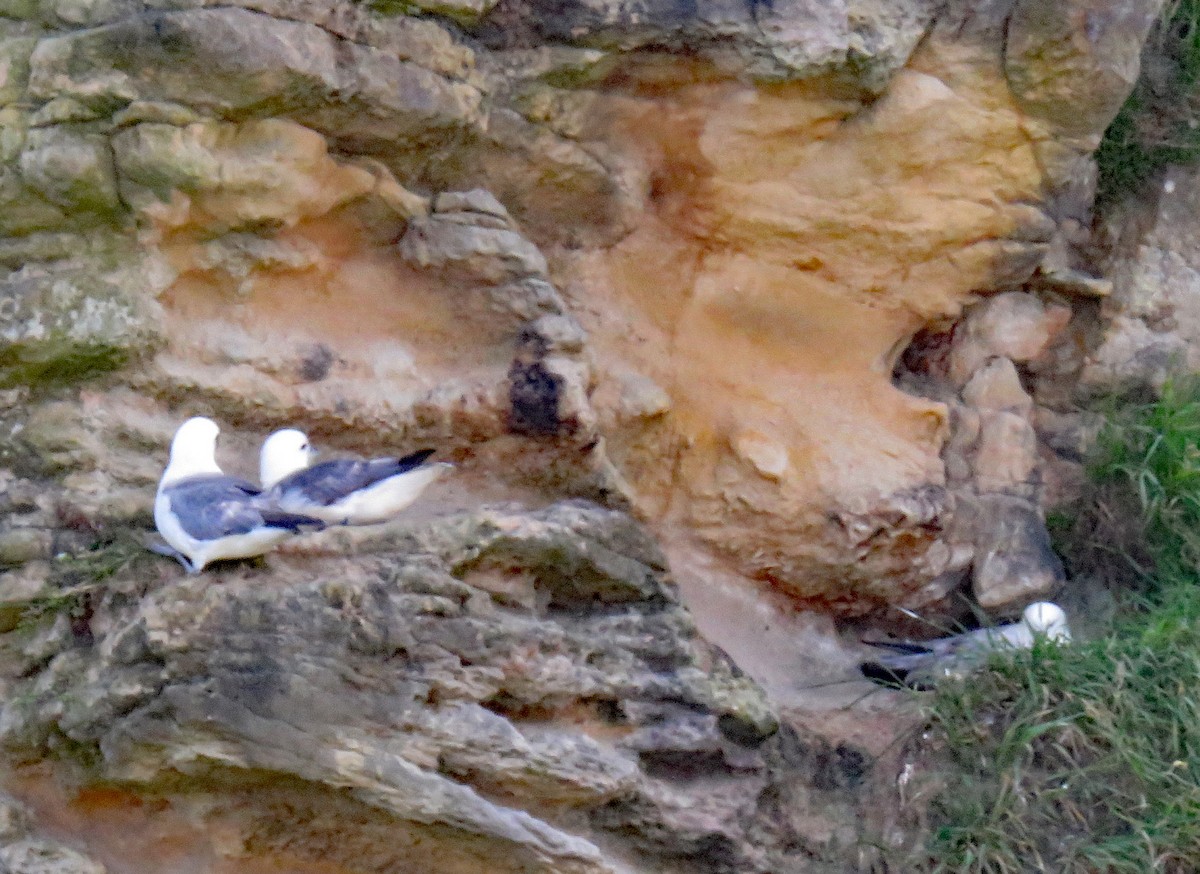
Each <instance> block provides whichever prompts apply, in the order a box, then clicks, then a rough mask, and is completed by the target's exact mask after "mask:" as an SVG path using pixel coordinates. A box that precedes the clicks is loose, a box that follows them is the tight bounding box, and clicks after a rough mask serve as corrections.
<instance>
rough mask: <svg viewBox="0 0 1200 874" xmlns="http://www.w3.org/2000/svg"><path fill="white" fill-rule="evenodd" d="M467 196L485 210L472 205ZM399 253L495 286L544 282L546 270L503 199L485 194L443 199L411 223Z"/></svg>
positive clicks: (413, 261)
mask: <svg viewBox="0 0 1200 874" xmlns="http://www.w3.org/2000/svg"><path fill="white" fill-rule="evenodd" d="M468 198H469V199H470V201H471V202H474V203H477V204H478V205H479V206H480V207H481V208H474V207H469V206H468V203H469V200H468ZM447 205H449V206H447ZM498 223H500V225H501V226H499V227H497V224H498ZM399 250H400V255H401V257H403V258H404V260H406V261H408V262H409V263H410V264H412V265H413V266H415V267H420V268H421V269H424V270H433V271H436V272H440V273H451V274H454V275H459V276H463V277H467V278H470V279H472V280H475V281H477V282H484V283H488V284H492V285H499V284H503V283H505V282H507V281H511V280H519V279H524V278H527V277H535V278H543V277H544V276H545V274H546V270H547V266H546V259H545V258H544V257H543V256H542V253H541V252H540V251H539V250H538V248H537V246H535V245H534V244H533V243H532V242H531V241H530V240H528V239H527V238H526V237H525V236H524V235H523V234H521V232H520V231H519V230H517V229H516V227H515V226H514V225H513V224H512V222H511V220H509V218H508V213H507V211H506V210H505V209H504V207H503V206H501V205H500V203H499V201H497V200H496V199H495V198H494V197H493V196H492V195H490V194H488V193H487V192H482V191H474V192H466V193H464V194H461V195H460V197H459V198H458V199H456V200H453V199H449V198H448V196H447V195H444V194H443V195H440V196H439V198H438V201H437V203H436V204H435V212H434V214H433V215H431V216H429V217H428V218H416V219H413V220H412V221H411V222H409V225H408V230H407V231H406V232H405V234H404V237H403V238H402V239H401V240H400V243H399Z"/></svg>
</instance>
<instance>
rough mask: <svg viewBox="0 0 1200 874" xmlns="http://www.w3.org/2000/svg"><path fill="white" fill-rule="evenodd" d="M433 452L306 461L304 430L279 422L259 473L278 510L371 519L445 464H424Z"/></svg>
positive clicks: (392, 511) (412, 496)
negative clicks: (400, 455)
mask: <svg viewBox="0 0 1200 874" xmlns="http://www.w3.org/2000/svg"><path fill="white" fill-rule="evenodd" d="M433 452H434V451H433V450H432V449H422V450H420V451H419V452H413V453H412V454H410V455H406V456H404V457H403V458H374V459H371V460H369V461H356V460H354V459H349V458H343V459H335V460H332V461H323V462H320V463H319V464H312V460H313V458H314V456H315V455H316V452H315V450H314V449H313V448H312V445H311V444H310V442H309V440H308V437H307V435H305V433H304V432H303V431H297V430H296V429H295V428H285V429H283V430H282V431H276V432H275V433H274V434H272V435H271V436H270V437H268V438H267V439H266V440H265V441H264V442H263V445H262V450H261V452H260V454H259V478H260V480H261V481H262V487H263V489H265V490H266V495H267V497H268V498H270V500H271V501H272V502H273V503H274V504H275V505H277V506H278V507H280V508H281V509H283V510H287V511H288V512H292V513H300V514H303V515H305V516H315V517H316V518H318V519H322V520H324V521H325V522H327V523H329V524H331V525H373V524H376V523H379V522H387V521H390V520H391V519H393V518H394V517H395V516H396V515H397V514H398V513H399V512H400V511H401V510H403V509H404V508H405V507H407V506H409V505H410V504H411V503H412V502H413V501H415V500H416V499H417V498H418V497H420V495H421V492H423V491H424V490H425V487H426V486H428V485H429V484H430V483H431V482H433V481H434V480H435V479H437V478H438V477H439V476H441V475H442V473H444V472H445V471H446V470H448V469H449V468H450V467H451V465H449V464H444V463H437V464H426V461H428V459H429V456H431V455H433ZM310 465H311V466H310Z"/></svg>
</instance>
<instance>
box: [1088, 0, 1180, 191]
mask: <svg viewBox="0 0 1200 874" xmlns="http://www.w3.org/2000/svg"><path fill="white" fill-rule="evenodd" d="M1142 61H1143V66H1142V76H1141V78H1139V80H1138V82H1137V84H1136V85H1135V86H1134V89H1133V92H1132V93H1131V94H1130V95H1129V99H1128V100H1127V101H1126V102H1125V105H1124V106H1122V107H1121V111H1120V112H1119V113H1118V114H1117V117H1116V118H1115V119H1114V120H1113V122H1112V124H1111V125H1110V126H1109V128H1108V130H1107V131H1106V132H1105V134H1104V139H1103V140H1102V141H1101V143H1100V147H1099V149H1097V151H1096V163H1097V164H1098V165H1099V169H1100V181H1099V191H1098V198H1097V199H1098V202H1099V203H1100V204H1101V205H1104V204H1105V203H1109V202H1113V201H1116V200H1119V199H1120V198H1121V197H1122V196H1123V195H1125V194H1126V193H1128V192H1130V191H1133V190H1136V189H1137V188H1138V187H1139V186H1140V185H1141V184H1143V183H1144V182H1145V181H1146V180H1147V179H1149V178H1150V177H1151V176H1152V175H1153V174H1154V172H1155V171H1156V170H1157V169H1158V168H1160V167H1162V166H1164V165H1166V164H1172V163H1189V162H1192V161H1195V160H1196V159H1197V158H1200V125H1198V124H1197V122H1198V121H1200V105H1197V103H1196V98H1195V97H1194V96H1193V95H1194V94H1195V93H1196V86H1197V85H1198V84H1200V0H1171V2H1168V3H1167V6H1166V8H1165V9H1164V11H1163V13H1162V16H1161V17H1160V18H1159V20H1158V22H1157V24H1156V25H1155V27H1154V30H1153V31H1152V33H1151V35H1150V39H1149V40H1148V41H1147V44H1146V49H1145V50H1144V51H1143V53H1142Z"/></svg>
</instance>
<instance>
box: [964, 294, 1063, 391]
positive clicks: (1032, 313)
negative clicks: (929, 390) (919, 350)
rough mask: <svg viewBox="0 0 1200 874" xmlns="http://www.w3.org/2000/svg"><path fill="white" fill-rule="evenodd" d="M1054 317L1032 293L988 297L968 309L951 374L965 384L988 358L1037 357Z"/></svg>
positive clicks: (1054, 319)
mask: <svg viewBox="0 0 1200 874" xmlns="http://www.w3.org/2000/svg"><path fill="white" fill-rule="evenodd" d="M1057 321H1058V320H1057V318H1048V317H1047V313H1046V308H1045V306H1044V305H1043V304H1042V302H1041V301H1040V300H1038V299H1037V297H1035V296H1034V295H1032V294H1028V293H1026V292H1019V291H1011V292H1005V293H1003V294H998V295H995V296H994V297H991V298H988V299H987V300H986V301H984V302H983V303H981V304H980V305H979V306H978V307H976V308H975V309H973V310H972V311H971V314H970V315H969V316H968V317H967V319H966V323H965V327H964V328H963V332H962V336H961V337H957V336H956V338H955V341H956V342H955V347H954V349H953V351H952V353H951V357H950V367H949V372H950V377H951V379H953V380H954V381H955V382H957V383H959V384H963V383H965V382H966V381H967V380H968V379H970V378H971V376H972V375H973V374H974V373H975V371H976V370H977V369H979V368H980V367H982V366H984V364H985V363H986V362H987V361H988V359H989V358H991V357H993V356H997V355H999V356H1003V357H1005V358H1008V359H1011V360H1012V361H1015V362H1017V363H1023V362H1026V361H1029V360H1031V359H1033V358H1036V357H1037V356H1038V355H1040V354H1041V353H1042V351H1043V350H1045V348H1046V346H1047V344H1048V343H1049V342H1050V339H1051V328H1052V327H1055V325H1056V323H1057Z"/></svg>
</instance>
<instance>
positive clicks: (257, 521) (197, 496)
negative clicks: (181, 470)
mask: <svg viewBox="0 0 1200 874" xmlns="http://www.w3.org/2000/svg"><path fill="white" fill-rule="evenodd" d="M259 494H260V493H259V490H258V489H257V488H255V487H254V486H252V485H250V484H249V483H247V482H246V481H245V480H239V479H236V478H234V477H226V476H215V475H214V476H206V477H193V478H191V479H187V480H181V481H180V482H179V483H176V484H175V485H173V486H168V487H167V489H166V495H167V498H168V499H169V501H170V508H171V512H172V513H174V514H175V517H176V518H177V519H178V520H179V525H180V527H182V528H183V530H184V531H185V532H187V533H188V534H189V535H191V536H192V537H194V538H196V539H197V540H216V539H218V538H221V537H228V536H230V535H234V534H247V533H249V532H251V531H254V530H255V529H257V528H263V527H268V528H288V529H290V530H293V531H294V530H297V529H298V528H299V527H301V526H307V525H315V526H317V527H324V525H323V523H322V522H320V521H319V520H317V519H312V518H310V517H308V516H298V515H295V514H292V513H284V512H283V511H282V510H276V509H273V508H271V507H267V506H262V505H261V504H260V503H259V502H258V501H257V500H256V499H257V498H258V496H259Z"/></svg>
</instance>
